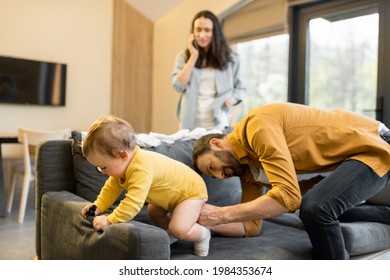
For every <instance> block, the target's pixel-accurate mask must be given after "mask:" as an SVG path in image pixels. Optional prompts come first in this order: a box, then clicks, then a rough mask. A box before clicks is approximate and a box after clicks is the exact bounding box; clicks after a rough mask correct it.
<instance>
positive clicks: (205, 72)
mask: <svg viewBox="0 0 390 280" xmlns="http://www.w3.org/2000/svg"><path fill="white" fill-rule="evenodd" d="M216 95H217V88H216V86H215V69H213V68H202V70H201V74H200V87H199V95H198V104H197V113H196V126H197V127H202V128H206V129H224V128H225V126H228V125H229V120H228V119H227V117H226V118H224V119H223V121H222V122H221V123H220V124H218V125H215V124H214V115H213V111H212V104H213V102H214V100H215V97H216Z"/></svg>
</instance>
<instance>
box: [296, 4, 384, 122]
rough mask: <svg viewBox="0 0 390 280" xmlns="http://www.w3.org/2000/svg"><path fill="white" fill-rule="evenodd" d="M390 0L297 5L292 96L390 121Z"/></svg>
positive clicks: (319, 105)
mask: <svg viewBox="0 0 390 280" xmlns="http://www.w3.org/2000/svg"><path fill="white" fill-rule="evenodd" d="M389 22H390V1H386V0H385V1H384V0H359V1H352V0H338V1H322V3H319V4H318V3H317V4H309V5H302V6H297V7H294V8H293V10H292V20H291V26H290V64H289V65H290V66H289V73H290V74H289V100H290V101H292V102H297V103H303V104H308V105H311V106H315V107H321V108H340V109H347V110H351V111H354V112H358V113H361V114H364V115H366V116H368V117H371V118H374V119H377V120H380V121H383V122H384V123H385V124H387V125H389V122H390V112H389V111H388V110H384V108H389V106H390V82H389V79H388V77H387V75H385V73H389V70H390V69H389V67H390V65H389V60H390V56H389V55H388V52H387V51H386V50H387V49H389V47H390V46H389V45H388V44H389V42H390V40H389V39H390V35H389V33H390V30H389V29H390V24H389Z"/></svg>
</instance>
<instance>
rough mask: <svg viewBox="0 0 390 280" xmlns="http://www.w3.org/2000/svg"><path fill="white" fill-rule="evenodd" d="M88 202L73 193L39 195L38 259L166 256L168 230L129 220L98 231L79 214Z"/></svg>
mask: <svg viewBox="0 0 390 280" xmlns="http://www.w3.org/2000/svg"><path fill="white" fill-rule="evenodd" d="M86 203H88V201H86V200H84V199H83V198H81V197H78V196H76V195H75V194H73V193H70V192H67V191H62V192H47V193H46V194H44V195H43V197H42V206H41V208H42V211H41V217H40V219H41V259H52V260H53V259H55V260H60V259H72V260H75V259H84V260H93V259H111V260H119V259H140V260H147V259H169V258H170V246H169V237H168V235H167V233H166V232H165V231H164V230H163V229H161V228H158V227H155V226H152V225H148V224H144V223H141V222H136V221H130V222H127V223H120V224H114V225H111V226H108V227H106V228H105V229H104V230H103V231H99V232H97V231H96V230H95V229H94V228H93V227H92V224H91V222H90V221H88V220H86V219H83V218H82V217H81V214H80V213H81V209H82V208H83V207H84V206H85V205H86Z"/></svg>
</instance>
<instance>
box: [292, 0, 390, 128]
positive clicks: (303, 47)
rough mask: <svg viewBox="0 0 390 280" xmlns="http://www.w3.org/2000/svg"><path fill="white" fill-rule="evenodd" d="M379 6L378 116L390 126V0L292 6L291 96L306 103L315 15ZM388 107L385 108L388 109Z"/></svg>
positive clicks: (293, 99) (343, 0)
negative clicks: (310, 31)
mask: <svg viewBox="0 0 390 280" xmlns="http://www.w3.org/2000/svg"><path fill="white" fill-rule="evenodd" d="M370 6H376V7H377V9H378V13H379V38H378V81H377V83H378V84H377V107H376V119H377V120H379V121H382V122H384V123H385V124H386V125H387V126H390V79H389V78H388V75H386V73H390V54H389V52H386V51H385V50H386V49H387V50H388V49H390V1H387V0H337V1H321V3H314V4H307V5H299V6H293V7H291V10H290V15H291V17H290V22H289V33H290V47H289V53H290V54H289V77H288V100H289V101H290V102H295V103H301V104H307V93H308V91H307V57H308V56H307V47H308V46H307V44H308V42H307V39H308V38H307V35H308V24H309V21H310V20H311V19H313V18H316V17H320V16H321V15H323V14H329V13H334V12H337V11H340V10H345V9H359V8H363V7H370ZM385 108H386V109H387V108H388V109H387V110H386V109H385Z"/></svg>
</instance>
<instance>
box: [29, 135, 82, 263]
mask: <svg viewBox="0 0 390 280" xmlns="http://www.w3.org/2000/svg"><path fill="white" fill-rule="evenodd" d="M75 188H76V180H75V177H74V167H73V157H72V140H52V141H47V142H45V143H42V144H41V145H39V146H38V147H37V154H36V158H35V207H36V213H35V215H36V219H35V250H36V253H37V256H38V258H40V257H41V219H40V217H41V200H42V196H43V195H44V194H45V193H46V192H48V191H61V190H67V191H70V192H75V191H76V190H75Z"/></svg>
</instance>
